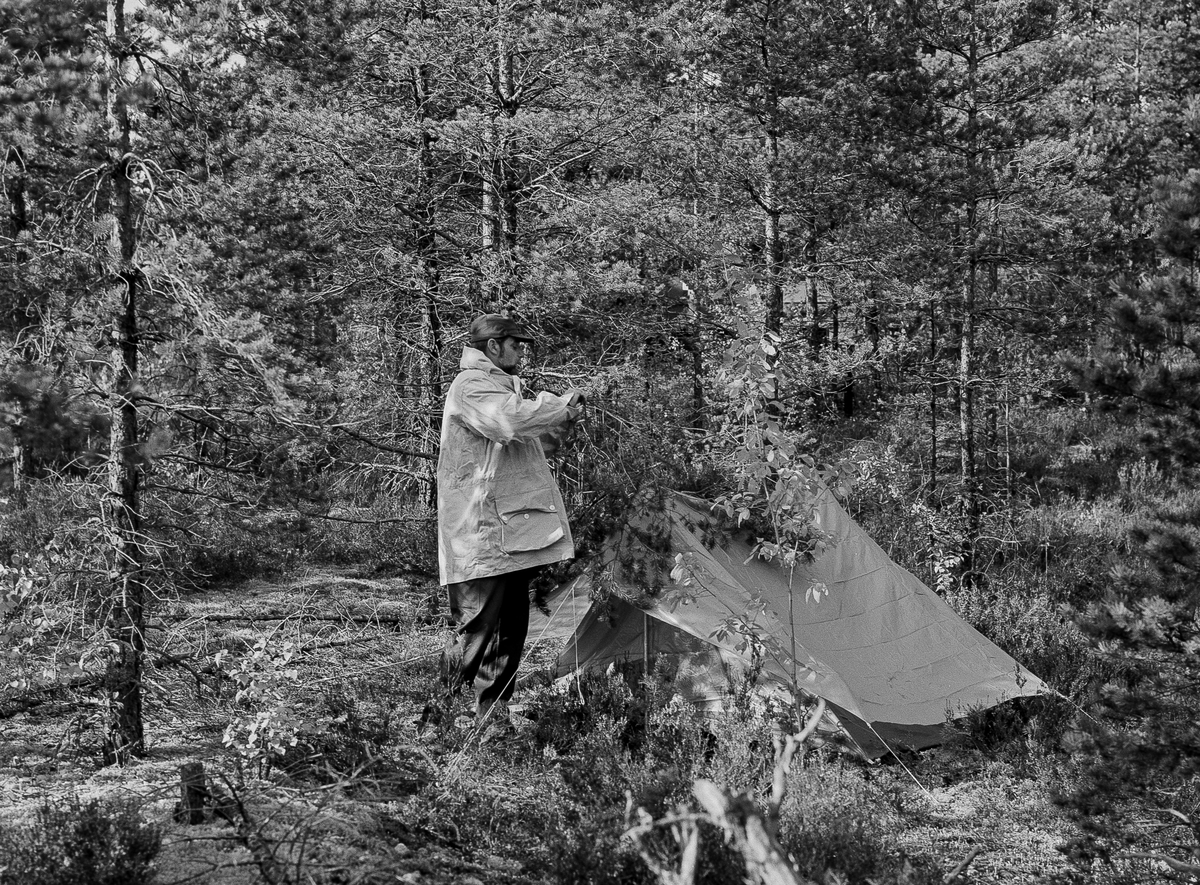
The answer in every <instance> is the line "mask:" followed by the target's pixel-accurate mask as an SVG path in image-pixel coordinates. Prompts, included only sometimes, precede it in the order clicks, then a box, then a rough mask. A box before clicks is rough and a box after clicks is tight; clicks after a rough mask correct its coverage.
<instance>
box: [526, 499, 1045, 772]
mask: <svg viewBox="0 0 1200 885" xmlns="http://www.w3.org/2000/svg"><path fill="white" fill-rule="evenodd" d="M813 521H814V524H815V525H816V527H817V528H818V529H819V530H820V532H821V533H822V534H823V536H824V538H825V544H824V546H823V549H822V550H821V552H819V553H818V554H817V555H816V556H815V558H814V559H813V560H812V561H808V562H804V563H801V564H798V565H797V566H796V568H795V569H794V571H792V572H791V573H790V574H789V571H788V570H786V569H784V568H782V567H781V566H780V565H778V564H776V563H773V562H767V561H764V560H762V559H758V558H753V557H752V556H751V550H752V547H751V543H750V539H749V538H748V537H745V534H744V533H743V534H742V536H741V537H739V535H738V533H737V532H733V533H732V536H729V533H726V534H725V536H724V537H722V538H721V539H720V540H719V541H716V542H714V541H715V538H714V535H715V534H716V532H715V531H714V522H715V521H714V518H713V516H712V511H711V508H710V506H709V504H707V503H706V502H704V501H702V500H700V499H697V498H693V497H690V496H687V495H683V494H679V493H668V494H667V495H666V499H665V501H663V502H661V506H655V507H653V508H648V509H645V510H644V511H642V512H639V513H637V514H636V515H635V516H634V517H632V518H631V519H630V520H629V521H628V525H627V527H626V529H624V530H623V531H622V532H620V533H618V534H617V535H615V536H614V537H613V538H611V539H610V540H609V541H608V543H607V544H606V545H605V548H604V550H603V552H602V553H601V554H600V555H601V557H602V559H601V564H600V566H599V567H598V568H596V569H591V570H589V573H587V574H584V575H582V576H580V577H579V578H577V579H576V580H575V581H573V582H571V583H570V584H568V585H567V586H565V587H562V588H560V589H559V590H558V591H557V592H556V593H555V594H553V595H552V596H551V597H550V599H549V600H548V604H549V608H550V616H549V617H544V616H540V615H535V616H534V618H533V621H532V623H531V625H530V637H531V639H543V640H559V641H565V643H566V645H565V648H564V649H563V651H562V652H561V654H560V655H559V656H558V661H557V669H558V672H559V674H560V675H562V674H567V673H570V672H572V671H577V670H581V669H585V668H607V667H608V666H609V665H610V664H614V663H618V662H622V663H623V662H644V661H645V660H647V659H649V660H651V661H655V662H661V661H666V662H669V663H670V664H671V665H673V666H674V667H677V668H678V677H677V684H678V685H679V686H680V690H681V691H683V692H684V693H685V694H686V695H687V696H688V698H689V700H691V701H692V702H694V703H696V704H697V705H699V706H701V707H707V708H713V707H716V706H719V705H720V702H721V699H722V697H724V696H727V693H728V691H729V689H730V687H731V680H732V679H733V678H735V677H736V676H737V675H738V674H740V673H743V672H744V671H745V669H746V667H747V666H748V665H749V664H750V662H751V657H750V652H749V650H748V649H742V650H739V648H738V646H739V645H740V644H741V643H742V640H743V637H742V636H741V635H739V634H738V633H737V632H736V631H729V630H728V629H725V630H724V632H723V631H722V628H723V625H724V627H725V628H728V626H729V623H730V620H731V619H737V618H744V617H745V616H746V615H747V613H748V612H750V613H751V614H752V616H753V623H754V625H755V634H756V635H757V636H758V637H760V638H761V639H762V640H763V645H762V653H761V661H762V670H761V673H760V675H759V677H758V681H757V686H758V687H759V688H760V689H761V690H764V691H779V692H781V693H787V692H788V691H789V686H791V685H792V684H793V680H794V682H795V684H796V685H798V686H799V687H800V688H801V690H802V691H804V692H806V693H808V694H811V695H812V696H814V697H823V698H825V700H826V702H827V704H828V706H829V709H830V710H831V711H832V712H833V713H834V715H835V716H836V719H837V723H838V725H840V727H841V728H842V729H843V730H844V732H845V733H846V735H847V736H848V737H849V738H850V740H851V741H853V743H854V744H855V745H856V746H857V748H858V749H859V750H860V751H861V752H862V753H863V755H865V756H867V757H869V758H877V757H879V756H881V755H883V754H885V753H887V752H888V751H889V750H896V749H899V748H901V747H907V748H914V749H920V748H923V747H928V746H932V745H934V744H937V743H940V742H941V741H942V740H943V738H944V735H945V730H944V726H945V723H946V722H947V721H949V720H951V719H954V718H957V717H959V716H961V715H963V714H965V713H966V712H967V711H969V710H972V709H980V708H987V707H992V706H995V705H996V704H999V703H1002V702H1003V701H1005V700H1008V699H1011V698H1015V697H1019V696H1031V695H1036V694H1041V693H1046V692H1047V691H1048V689H1047V687H1046V686H1045V685H1044V683H1043V682H1042V681H1041V680H1040V679H1038V678H1037V677H1036V676H1035V675H1033V674H1032V673H1030V672H1029V671H1028V670H1026V669H1025V668H1024V667H1022V666H1020V665H1019V664H1018V663H1017V662H1016V661H1014V660H1013V659H1012V658H1011V657H1009V656H1008V655H1007V654H1006V653H1005V652H1003V651H1002V650H1001V649H1000V648H998V647H997V646H996V645H994V644H993V643H992V642H990V641H989V640H988V639H987V638H986V637H984V636H983V635H982V634H981V633H979V632H978V631H976V630H975V629H974V628H973V627H971V626H970V625H969V624H967V623H966V622H965V621H964V620H962V618H960V617H959V616H958V615H957V614H956V613H955V612H954V610H953V609H952V608H951V607H950V606H949V605H948V604H947V603H946V602H945V601H943V600H942V599H941V598H939V597H938V596H937V595H936V594H935V593H934V592H933V591H932V590H930V589H929V588H928V587H926V586H925V585H924V584H923V583H921V581H919V580H918V579H917V578H916V577H914V576H913V575H912V574H910V573H909V572H908V571H906V570H904V569H903V568H901V567H900V566H898V565H896V564H895V563H894V562H892V560H891V558H890V557H888V555H887V554H886V553H885V552H884V551H883V550H882V549H881V548H880V547H879V545H878V544H876V543H875V542H874V541H872V540H871V539H870V538H869V537H867V535H866V533H865V532H864V531H863V530H862V529H861V528H860V527H859V526H858V525H857V524H856V523H855V522H854V520H852V519H851V518H850V516H849V514H848V513H846V511H845V510H844V509H843V508H842V506H841V505H840V504H839V503H838V502H837V500H836V499H835V497H834V496H833V495H832V494H831V493H830V492H829V491H828V490H824V491H822V492H821V493H820V494H818V495H817V497H816V500H815V501H814V502H813ZM651 547H655V548H658V549H657V550H656V551H653V552H652V550H651V549H650V548H651ZM679 554H683V556H682V557H681V558H678V559H677V558H676V557H677V556H678V555H679ZM676 563H678V564H680V565H682V570H681V571H680V572H678V573H677V575H676V577H678V578H680V580H673V579H672V578H671V577H670V575H669V572H670V568H671V565H672V564H676ZM648 575H658V576H659V577H660V578H661V580H662V582H663V585H664V586H663V591H662V593H661V594H660V596H659V599H662V598H664V597H665V598H667V599H670V598H671V597H676V603H677V604H675V605H674V607H672V606H671V605H670V604H663V603H661V602H660V603H658V604H653V605H650V607H644V608H638V607H635V606H634V605H632V604H630V603H629V602H628V601H626V600H629V599H637V598H638V597H639V596H643V595H644V594H643V592H642V590H641V589H640V588H639V587H638V584H639V583H641V582H644V581H645V580H646V578H647V576H648ZM597 580H599V581H601V582H602V583H603V584H604V585H605V590H606V592H604V593H593V592H592V591H593V583H594V582H596V581H597ZM609 590H611V591H613V592H612V593H611V594H610V593H609V592H607V591H609ZM822 590H826V591H827V592H820V591H822ZM597 596H601V597H604V598H603V599H600V600H596V599H594V598H593V597H597ZM678 597H683V600H684V601H682V602H679V601H678ZM793 649H794V651H793ZM793 662H794V663H793ZM793 670H794V671H795V675H794V676H793Z"/></svg>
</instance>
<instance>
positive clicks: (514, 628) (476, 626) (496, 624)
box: [446, 569, 538, 719]
mask: <svg viewBox="0 0 1200 885" xmlns="http://www.w3.org/2000/svg"><path fill="white" fill-rule="evenodd" d="M537 572H538V570H537V569H525V570H523V571H519V572H509V573H508V574H506V575H496V576H494V577H490V578H477V579H475V580H474V581H464V582H463V583H461V584H451V585H449V587H448V588H447V589H448V590H449V591H450V614H451V616H452V617H453V618H454V624H455V628H456V636H455V638H454V640H453V641H452V642H451V643H450V644H449V645H448V646H447V647H446V659H447V660H446V665H447V669H448V671H449V678H450V689H451V690H452V691H453V690H456V689H457V688H458V686H459V685H462V684H473V685H474V687H475V717H476V718H477V719H482V718H483V717H484V716H487V715H488V712H489V711H490V710H491V708H492V706H493V705H494V704H495V703H496V702H497V701H502V702H504V703H505V704H507V703H508V700H509V699H510V698H511V697H512V695H513V690H514V689H515V688H516V685H517V667H518V666H519V665H520V663H521V654H522V652H524V650H525V636H526V634H528V632H529V583H530V581H532V580H533V578H534V575H536V574H537Z"/></svg>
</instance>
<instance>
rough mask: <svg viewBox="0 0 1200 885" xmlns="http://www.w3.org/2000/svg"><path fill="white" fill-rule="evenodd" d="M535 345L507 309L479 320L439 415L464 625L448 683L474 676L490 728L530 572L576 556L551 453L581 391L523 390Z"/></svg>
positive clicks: (510, 671)
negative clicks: (527, 393) (529, 348)
mask: <svg viewBox="0 0 1200 885" xmlns="http://www.w3.org/2000/svg"><path fill="white" fill-rule="evenodd" d="M532 342H533V338H532V337H531V336H530V334H529V333H528V332H527V331H526V330H525V328H524V327H523V326H521V325H520V324H518V323H517V322H515V321H513V320H511V319H508V318H507V317H503V316H500V315H499V314H486V315H484V316H481V317H478V318H476V319H475V320H474V321H473V322H472V323H471V325H470V328H469V329H468V332H467V346H466V347H465V348H464V349H463V355H462V360H461V361H460V363H459V368H460V372H459V374H458V375H457V376H456V377H455V379H454V382H453V383H452V384H451V385H450V390H449V391H448V392H447V394H446V405H445V411H444V412H443V415H442V438H441V452H440V455H439V457H438V473H437V481H438V565H439V568H440V572H441V582H442V584H443V585H445V586H446V587H447V589H448V591H449V595H450V613H451V615H452V616H453V617H454V621H455V625H456V631H457V635H456V638H455V642H454V644H453V645H452V646H450V647H449V648H448V649H447V656H448V657H449V659H450V663H451V667H452V671H453V670H457V672H452V674H451V679H452V680H453V681H452V685H451V688H452V689H453V688H457V686H458V684H460V683H473V684H474V689H475V719H476V723H477V724H479V725H481V726H482V725H484V724H485V722H490V723H494V724H499V725H502V726H508V725H509V722H508V714H507V706H508V701H509V699H510V698H511V697H512V694H513V689H514V687H515V685H516V677H517V666H518V665H519V664H520V662H521V654H522V652H523V651H524V647H525V636H526V634H527V633H528V630H529V584H530V581H531V580H532V579H533V577H534V575H535V574H536V573H537V571H538V569H539V568H541V567H542V566H545V565H548V564H550V563H554V562H561V561H562V560H566V559H571V558H572V557H574V555H575V545H574V542H573V541H572V539H571V528H570V526H569V525H568V524H567V518H566V512H565V508H564V507H563V500H562V495H561V494H560V493H559V491H558V487H557V485H556V484H555V481H554V477H553V476H552V475H551V473H550V466H549V464H548V463H547V462H546V454H545V452H546V450H550V451H553V449H554V448H555V447H557V445H558V444H559V442H560V441H561V439H562V438H563V437H564V436H565V435H566V433H567V432H568V431H569V430H570V427H571V425H572V424H573V423H574V421H575V419H576V418H578V416H579V413H580V411H581V410H582V408H583V401H584V397H583V393H582V392H581V391H579V390H576V389H571V390H569V391H568V392H567V393H566V394H565V395H562V396H556V395H554V394H550V393H542V394H539V395H538V397H537V399H534V400H531V399H526V398H524V397H523V396H522V388H521V381H520V379H519V378H518V377H517V373H518V372H519V371H520V369H521V366H522V363H523V361H524V358H525V349H526V345H527V344H530V343H532ZM455 664H457V667H455V666H454V665H455ZM494 707H495V708H496V709H495V711H494V712H493V708H494Z"/></svg>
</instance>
